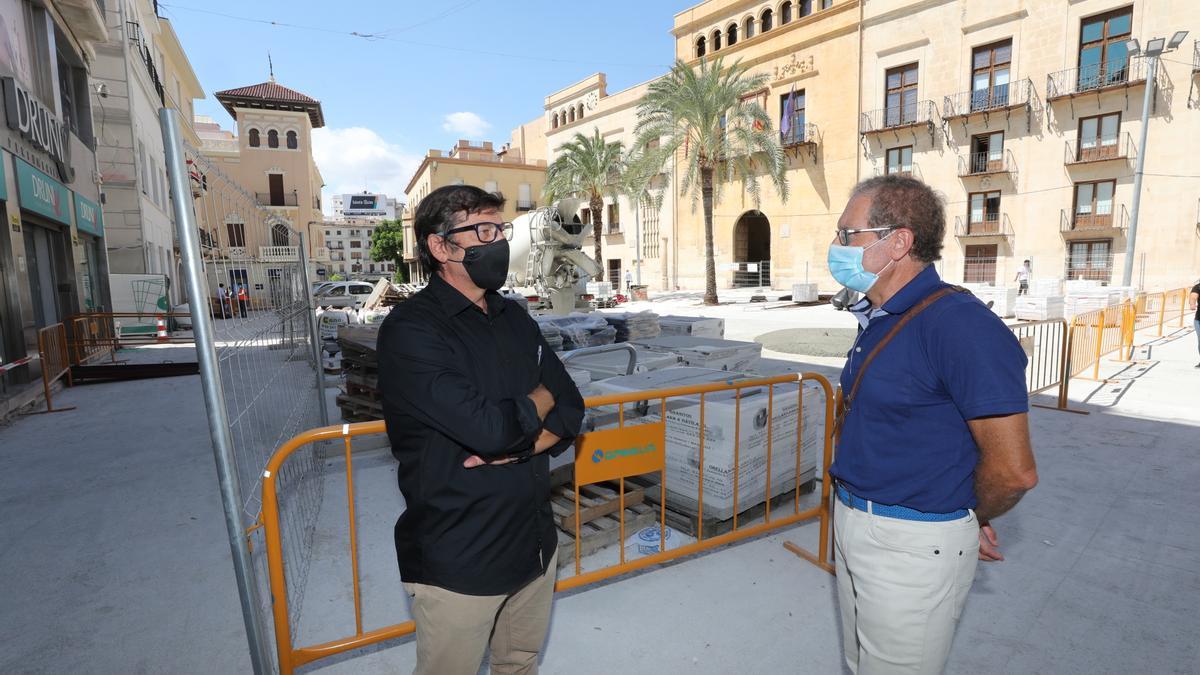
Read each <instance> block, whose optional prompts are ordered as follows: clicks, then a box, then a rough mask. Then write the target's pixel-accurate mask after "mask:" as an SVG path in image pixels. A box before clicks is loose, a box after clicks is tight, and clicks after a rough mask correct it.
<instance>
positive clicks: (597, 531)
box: [550, 482, 659, 567]
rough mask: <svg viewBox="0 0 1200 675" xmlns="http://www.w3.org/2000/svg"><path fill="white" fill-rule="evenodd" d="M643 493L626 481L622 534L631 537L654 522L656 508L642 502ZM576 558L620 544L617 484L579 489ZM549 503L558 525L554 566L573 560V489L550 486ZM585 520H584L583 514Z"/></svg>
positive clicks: (570, 486) (565, 564) (602, 484)
mask: <svg viewBox="0 0 1200 675" xmlns="http://www.w3.org/2000/svg"><path fill="white" fill-rule="evenodd" d="M645 497H646V495H645V492H644V491H642V490H640V489H639V488H638V487H637V486H635V485H632V484H631V483H628V482H626V488H625V537H626V538H629V537H631V536H633V534H634V533H635V532H637V531H638V530H640V529H642V528H643V527H649V526H651V525H654V524H655V523H657V522H658V515H659V511H658V510H657V509H655V508H652V507H651V506H649V505H647V504H646V503H645ZM579 505H580V512H579V518H580V530H581V531H580V535H579V555H580V557H584V556H588V555H591V554H592V553H595V552H596V551H599V550H600V549H602V548H604V547H605V546H612V545H613V544H617V545H618V546H619V545H622V544H623V542H622V541H621V520H620V516H619V515H618V511H619V510H620V499H619V495H618V492H617V484H616V483H615V482H613V483H598V484H596V485H588V486H585V487H583V488H580V491H579ZM550 506H551V508H552V509H553V510H554V518H555V521H556V523H557V525H558V566H559V567H566V566H567V565H573V564H574V563H575V488H574V486H572V485H569V484H567V485H560V486H558V487H556V488H553V489H552V491H551V495H550ZM585 513H586V514H587V516H588V519H587V520H585V519H584V514H585Z"/></svg>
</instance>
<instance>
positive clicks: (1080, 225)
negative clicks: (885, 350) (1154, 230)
mask: <svg viewBox="0 0 1200 675" xmlns="http://www.w3.org/2000/svg"><path fill="white" fill-rule="evenodd" d="M1059 229H1060V230H1061V231H1062V235H1063V237H1064V238H1068V239H1069V238H1073V237H1074V236H1076V235H1077V236H1078V237H1079V238H1088V237H1106V236H1107V237H1114V236H1117V235H1120V234H1124V233H1125V230H1127V229H1129V210H1128V209H1126V208H1125V206H1124V205H1123V204H1121V205H1114V206H1113V207H1112V211H1111V212H1109V213H1076V212H1075V210H1074V209H1063V210H1062V212H1061V215H1060V217H1059Z"/></svg>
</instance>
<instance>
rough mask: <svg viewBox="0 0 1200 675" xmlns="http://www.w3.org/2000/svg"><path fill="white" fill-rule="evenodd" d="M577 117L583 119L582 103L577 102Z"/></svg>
mask: <svg viewBox="0 0 1200 675" xmlns="http://www.w3.org/2000/svg"><path fill="white" fill-rule="evenodd" d="M579 119H583V104H582V103H580V104H579Z"/></svg>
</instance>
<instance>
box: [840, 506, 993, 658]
mask: <svg viewBox="0 0 1200 675" xmlns="http://www.w3.org/2000/svg"><path fill="white" fill-rule="evenodd" d="M835 501H836V504H835V506H834V508H835V511H834V549H835V552H836V556H837V586H838V604H839V606H840V608H841V614H842V646H843V649H844V652H845V656H846V665H847V666H849V667H850V670H851V671H852V672H854V673H857V674H858V675H880V674H891V673H914V674H916V673H919V674H921V675H925V674H930V675H933V674H936V673H941V672H942V669H943V668H944V667H945V665H946V659H947V657H949V655H950V644H951V642H952V641H953V639H954V629H955V628H956V627H957V626H958V618H959V616H960V615H961V614H962V609H963V605H964V604H965V603H966V601H967V593H968V592H969V591H970V590H971V584H972V583H973V582H974V581H975V567H976V565H977V564H978V561H979V521H977V520H976V519H975V512H974V511H972V512H970V515H968V516H967V517H965V518H962V519H960V520H952V521H949V522H944V523H924V522H914V521H908V520H900V519H897V518H888V517H885V516H876V515H873V514H870V513H866V512H864V511H858V510H856V509H852V508H850V507H848V506H846V505H845V504H842V503H841V501H840V500H836V498H835Z"/></svg>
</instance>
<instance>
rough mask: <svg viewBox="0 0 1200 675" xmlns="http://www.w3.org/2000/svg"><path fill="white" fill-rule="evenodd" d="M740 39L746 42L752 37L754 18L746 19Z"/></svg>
mask: <svg viewBox="0 0 1200 675" xmlns="http://www.w3.org/2000/svg"><path fill="white" fill-rule="evenodd" d="M742 37H744V38H746V39H747V40H749V39H750V38H752V37H754V17H752V16H748V17H746V23H745V25H743V26H742Z"/></svg>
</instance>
